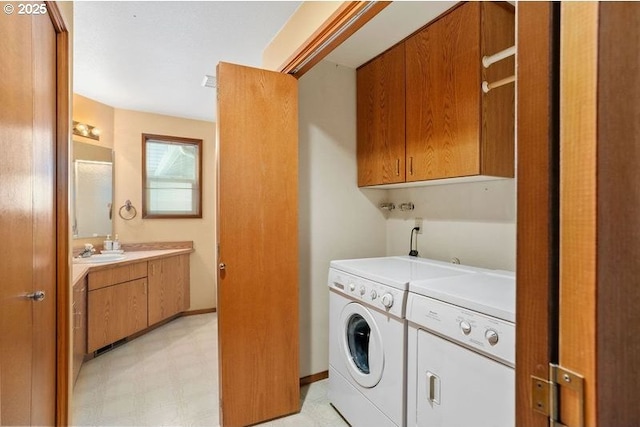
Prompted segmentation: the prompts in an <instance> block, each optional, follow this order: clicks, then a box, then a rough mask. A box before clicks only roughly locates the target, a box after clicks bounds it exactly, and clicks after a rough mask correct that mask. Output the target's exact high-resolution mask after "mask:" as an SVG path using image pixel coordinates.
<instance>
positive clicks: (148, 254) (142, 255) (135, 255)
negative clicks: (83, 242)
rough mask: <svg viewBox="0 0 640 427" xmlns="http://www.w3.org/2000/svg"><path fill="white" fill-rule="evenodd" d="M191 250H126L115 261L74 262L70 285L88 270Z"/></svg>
mask: <svg viewBox="0 0 640 427" xmlns="http://www.w3.org/2000/svg"><path fill="white" fill-rule="evenodd" d="M193 251H194V250H193V248H184V249H163V250H147V251H126V252H125V253H124V254H123V255H125V259H121V260H117V261H111V262H100V263H84V264H76V263H74V264H73V266H72V269H71V286H72V287H73V286H75V285H76V284H77V283H78V282H79V281H81V280H82V279H83V278H84V277H85V276H86V275H87V274H88V273H89V271H97V270H103V269H105V268H111V267H113V266H114V265H126V264H132V263H135V262H139V261H150V260H153V259H158V258H166V257H168V256H174V255H180V254H189V253H191V252H193Z"/></svg>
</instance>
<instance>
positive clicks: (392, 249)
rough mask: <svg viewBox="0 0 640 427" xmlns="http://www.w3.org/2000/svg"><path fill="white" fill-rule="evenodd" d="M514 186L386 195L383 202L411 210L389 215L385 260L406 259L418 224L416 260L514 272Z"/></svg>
mask: <svg viewBox="0 0 640 427" xmlns="http://www.w3.org/2000/svg"><path fill="white" fill-rule="evenodd" d="M515 193H516V190H515V180H513V179H507V180H498V181H486V182H476V183H465V184H451V185H438V186H431V187H419V188H410V189H394V190H389V192H388V197H387V201H391V202H394V203H395V204H396V206H398V205H399V204H400V203H402V202H412V203H414V205H415V209H414V210H413V211H410V212H400V211H399V210H398V209H396V210H394V211H392V212H391V213H390V214H389V219H388V221H387V224H386V226H387V255H407V254H408V253H409V239H410V234H411V229H412V228H413V227H414V226H415V218H416V217H421V218H423V230H422V231H423V233H422V234H420V235H418V250H419V256H421V257H425V258H433V259H438V260H442V261H450V260H451V258H452V257H456V258H458V259H460V261H461V263H462V264H467V265H473V266H478V267H486V268H497V269H504V270H511V271H515V265H516V257H515V247H516V197H515Z"/></svg>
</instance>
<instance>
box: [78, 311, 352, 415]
mask: <svg viewBox="0 0 640 427" xmlns="http://www.w3.org/2000/svg"><path fill="white" fill-rule="evenodd" d="M216 329H217V316H216V315H215V313H212V314H203V315H198V316H187V317H182V318H179V319H176V320H174V321H172V322H170V323H168V324H166V325H164V326H162V327H160V328H158V329H155V330H153V331H151V332H149V333H148V334H146V335H143V336H141V337H139V338H137V339H135V340H132V341H131V342H128V343H126V344H124V345H122V346H121V347H118V348H116V349H114V350H112V351H110V352H108V353H105V354H103V355H101V356H99V357H96V358H95V359H93V360H90V361H88V362H86V363H85V364H84V365H82V369H81V371H80V376H79V377H78V382H77V383H76V385H75V388H74V391H73V413H72V417H73V418H72V421H73V425H76V426H218V425H219V416H218V379H217V365H218V341H217V338H216ZM326 387H327V384H326V380H325V381H319V382H316V383H313V384H311V385H310V386H305V387H303V388H302V390H301V405H302V411H301V412H300V413H299V414H296V415H292V416H290V417H285V418H281V419H278V420H274V421H271V422H268V423H264V424H261V426H269V427H280V426H282V427H284V426H296V427H307V426H308V427H316V426H326V427H337V426H347V425H348V424H346V423H345V422H344V420H343V419H342V418H341V417H340V415H338V413H337V412H336V411H335V410H334V409H333V408H332V407H331V405H329V403H328V401H327V393H326Z"/></svg>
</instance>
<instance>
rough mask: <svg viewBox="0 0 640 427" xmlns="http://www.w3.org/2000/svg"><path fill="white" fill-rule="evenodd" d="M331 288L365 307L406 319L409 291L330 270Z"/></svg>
mask: <svg viewBox="0 0 640 427" xmlns="http://www.w3.org/2000/svg"><path fill="white" fill-rule="evenodd" d="M329 288H330V289H332V290H333V291H335V292H338V293H340V294H342V295H345V296H347V297H349V298H351V299H353V300H356V301H360V302H362V303H363V304H365V305H368V306H371V307H374V308H377V309H378V310H380V311H384V312H386V313H389V314H392V315H394V316H396V317H399V318H401V319H404V313H405V299H406V296H407V291H405V290H400V289H396V288H394V287H392V286H387V285H384V284H382V283H377V282H373V281H371V280H368V279H365V278H362V277H358V276H355V275H353V274H350V273H345V272H343V271H340V270H336V269H334V268H330V269H329Z"/></svg>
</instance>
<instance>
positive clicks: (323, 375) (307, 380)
mask: <svg viewBox="0 0 640 427" xmlns="http://www.w3.org/2000/svg"><path fill="white" fill-rule="evenodd" d="M327 378H329V371H323V372H318V373H317V374H313V375H308V376H306V377H302V378H300V386H303V385H307V384H311V383H315V382H316V381H322V380H324V379H327Z"/></svg>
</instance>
